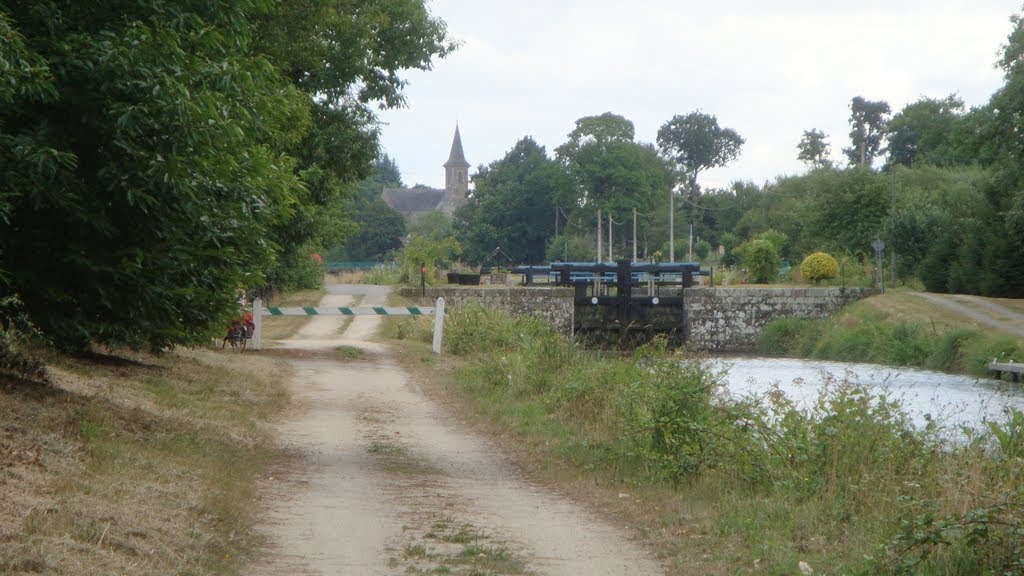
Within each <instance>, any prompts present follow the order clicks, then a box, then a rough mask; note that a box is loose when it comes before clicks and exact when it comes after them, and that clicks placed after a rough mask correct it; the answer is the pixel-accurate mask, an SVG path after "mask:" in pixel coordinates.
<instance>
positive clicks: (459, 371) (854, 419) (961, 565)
mask: <svg viewBox="0 0 1024 576" xmlns="http://www.w3.org/2000/svg"><path fill="white" fill-rule="evenodd" d="M389 333H390V334H391V335H392V336H394V335H400V336H403V337H405V338H408V339H412V340H414V341H415V344H414V345H413V346H412V347H411V348H410V349H411V350H412V352H410V353H408V354H407V362H410V363H414V364H415V370H414V371H415V372H416V373H420V374H423V373H425V372H427V371H428V370H429V371H432V373H433V374H434V376H433V377H434V379H435V380H436V381H437V383H439V384H437V386H438V387H439V389H440V392H437V393H440V394H444V395H445V396H446V400H447V401H448V402H450V403H451V404H453V405H455V406H458V410H459V411H460V415H467V414H475V415H477V416H478V418H479V425H480V426H483V427H485V428H487V429H489V430H491V432H492V433H493V436H494V437H497V438H502V439H503V440H504V442H505V444H506V447H507V448H509V449H510V451H511V452H512V453H513V454H514V455H515V457H516V458H517V459H518V461H519V462H520V465H521V467H522V469H523V470H526V471H527V473H528V474H530V475H532V476H533V477H534V478H536V479H539V480H540V481H543V482H545V483H550V484H552V485H555V486H557V487H558V488H559V489H560V490H561V491H563V492H566V493H571V494H573V495H575V496H576V497H578V498H580V499H582V500H585V501H587V502H589V503H590V504H591V505H592V507H593V508H594V509H595V510H598V511H600V512H603V513H605V514H607V515H608V517H609V518H613V519H615V520H616V521H617V522H620V523H622V524H625V525H628V526H631V527H633V528H634V529H635V530H636V532H637V535H638V536H639V537H640V538H641V539H642V540H644V541H645V542H646V543H647V544H648V545H649V546H650V547H651V548H653V549H654V550H656V552H657V553H658V555H659V557H661V558H663V559H664V561H665V562H666V563H667V564H668V566H669V570H670V571H671V573H678V574H744V573H756V574H780V575H781V574H799V573H807V572H805V571H804V569H805V568H806V569H810V570H813V573H814V574H944V575H945V574H978V573H998V574H1002V573H1019V572H1020V571H1021V570H1024V563H1022V561H1021V558H1022V556H1024V540H1022V538H1021V537H1020V526H1021V525H1022V524H1024V494H1022V492H1021V489H1020V487H1019V483H1018V481H1017V480H1016V479H1017V478H1019V474H1020V473H1021V472H1022V471H1024V458H1022V457H1024V414H1021V413H1019V412H1013V411H1011V412H1009V413H1008V414H1007V417H1006V419H1005V420H1002V421H999V422H992V423H991V424H990V426H989V427H988V428H987V429H985V430H979V431H975V432H974V433H973V435H972V436H971V438H970V440H969V441H968V442H966V443H963V444H955V445H954V444H950V443H948V442H947V441H946V440H944V439H942V438H940V437H938V436H937V435H935V434H934V433H932V432H931V431H930V430H917V429H914V428H913V427H912V426H911V425H910V423H909V419H908V417H907V416H906V415H905V414H904V413H902V411H901V410H900V408H899V407H898V406H896V405H894V404H892V403H891V402H889V401H888V400H887V399H886V397H885V395H884V391H879V390H874V389H872V388H869V387H866V386H862V385H860V384H858V383H855V382H848V381H845V380H843V379H841V378H833V377H826V378H827V380H826V382H825V384H826V386H825V392H824V393H823V394H822V396H821V397H820V398H819V400H818V402H817V404H815V405H814V406H813V407H811V408H808V409H797V408H795V406H794V404H793V403H792V402H790V401H789V400H788V399H787V398H786V397H785V396H784V395H783V394H781V393H773V394H769V395H767V396H765V397H763V398H749V399H743V400H739V401H732V400H729V399H727V398H725V397H724V396H723V395H721V394H719V387H720V378H719V377H718V375H716V374H715V373H714V372H713V371H712V370H711V369H710V368H709V367H708V365H706V364H705V363H704V362H703V361H702V359H701V358H700V357H698V356H695V355H687V354H681V353H675V354H673V353H670V352H668V351H666V350H665V349H664V347H663V346H661V345H660V344H657V343H656V344H654V345H651V346H648V347H645V348H644V349H641V350H639V351H638V352H637V353H636V354H635V355H633V356H630V357H623V356H610V355H609V356H605V355H602V354H600V353H594V352H591V351H586V350H582V349H580V348H578V347H576V346H575V345H574V344H573V343H572V342H570V341H567V340H566V339H564V338H562V337H560V336H558V335H557V334H554V333H553V332H552V331H551V330H550V329H549V328H548V327H547V326H546V325H544V324H543V323H542V322H541V321H537V320H532V319H512V318H509V317H508V316H507V315H505V314H503V313H500V312H496V311H493V310H488V309H484V308H479V307H473V306H468V307H463V308H461V309H459V310H452V311H451V313H450V314H449V316H448V318H447V319H446V326H445V353H446V354H449V355H451V356H454V357H455V360H454V361H452V360H451V359H447V360H442V361H437V360H432V361H426V360H424V359H425V358H426V356H427V354H425V353H424V352H423V350H424V348H423V347H424V346H425V342H426V341H427V339H426V335H427V334H429V331H427V330H425V329H423V328H422V327H420V325H419V324H416V323H414V322H409V321H401V322H396V323H395V324H394V325H393V328H392V329H391V330H390V332H389ZM986 571H988V572H986Z"/></svg>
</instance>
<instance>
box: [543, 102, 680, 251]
mask: <svg viewBox="0 0 1024 576" xmlns="http://www.w3.org/2000/svg"><path fill="white" fill-rule="evenodd" d="M633 137H634V129H633V123H632V122H631V121H629V120H627V119H625V118H623V117H622V116H618V115H615V114H611V113H606V114H602V115H600V116H587V117H584V118H580V119H579V120H577V121H576V127H575V128H574V129H573V131H572V132H570V133H569V135H568V139H567V141H566V142H565V143H564V144H562V145H561V146H559V147H558V148H557V149H556V150H555V152H556V157H557V158H558V161H559V163H560V164H561V165H562V166H563V167H564V168H565V171H566V172H567V174H568V176H569V178H570V180H569V181H570V182H571V185H569V186H565V187H563V191H562V193H560V194H558V195H557V202H558V204H559V206H560V207H561V208H562V209H563V210H565V212H566V213H567V215H568V217H569V220H568V222H569V223H576V222H585V223H587V225H586V227H587V230H586V231H587V232H589V229H590V227H592V226H593V225H594V223H595V218H596V212H597V210H598V209H600V210H601V211H602V218H603V220H604V225H607V222H608V220H607V218H608V216H609V215H610V216H611V217H612V218H613V220H617V221H620V222H625V221H627V220H629V221H631V220H632V213H633V210H634V209H635V210H637V211H638V212H639V213H641V214H645V215H647V214H650V213H651V212H652V211H654V210H655V209H656V207H658V206H664V203H665V201H666V200H665V199H667V198H668V193H669V189H670V188H669V185H670V174H669V172H668V169H667V167H666V165H665V162H664V161H663V160H662V159H661V158H660V157H659V155H658V152H657V150H656V149H655V148H654V147H653V146H651V145H650V144H644V143H640V142H635V141H634V140H633ZM581 232H584V230H582V229H579V230H574V231H573V233H581ZM649 233H650V227H645V228H643V229H642V230H640V231H639V232H638V236H640V237H644V236H646V235H648V234H649ZM626 237H627V234H620V235H619V236H618V238H620V240H619V241H618V242H617V245H618V246H619V250H620V251H624V250H625V248H626V245H625V239H626Z"/></svg>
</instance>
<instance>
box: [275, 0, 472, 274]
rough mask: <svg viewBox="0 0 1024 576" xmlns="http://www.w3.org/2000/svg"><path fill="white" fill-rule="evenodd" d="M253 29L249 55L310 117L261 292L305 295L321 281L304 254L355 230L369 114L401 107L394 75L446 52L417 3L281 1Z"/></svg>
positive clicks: (373, 147)
mask: <svg viewBox="0 0 1024 576" xmlns="http://www.w3.org/2000/svg"><path fill="white" fill-rule="evenodd" d="M257 24H258V32H257V34H256V38H257V40H256V48H257V49H259V50H261V51H263V52H264V53H266V54H267V55H268V57H269V58H270V59H271V60H272V61H273V62H274V63H275V64H276V65H277V66H278V67H279V68H280V69H281V70H282V71H283V73H284V74H285V76H286V77H287V78H289V79H290V80H291V81H292V83H293V84H294V86H296V87H297V88H299V89H300V90H302V91H303V93H305V94H306V95H307V98H308V104H309V106H310V107H311V109H312V114H313V122H312V125H311V127H310V130H309V132H308V133H307V135H306V136H305V138H304V139H303V140H302V141H301V142H300V143H299V145H298V146H296V147H294V148H292V149H291V150H289V152H290V153H291V155H292V156H294V157H295V158H297V160H298V174H299V176H300V178H301V179H302V182H303V184H304V185H305V186H304V187H303V189H302V191H301V193H300V194H301V196H300V198H298V201H297V202H296V208H295V209H294V210H293V211H292V212H291V217H290V218H288V219H285V220H283V221H281V222H279V223H278V224H277V225H276V227H275V230H274V233H273V235H274V237H275V238H276V239H277V241H278V242H279V243H280V254H281V256H280V258H279V259H278V261H277V263H276V265H275V266H274V267H273V268H271V270H270V271H269V274H268V282H269V283H270V284H272V285H277V286H284V287H290V286H308V285H309V284H313V283H317V282H318V281H319V278H320V277H321V276H320V274H319V270H318V269H317V268H316V266H315V265H314V262H313V261H312V260H311V259H310V258H309V254H310V253H312V252H318V251H320V250H322V249H323V248H325V247H329V246H336V245H338V244H343V243H344V242H345V240H346V238H348V237H349V236H350V235H352V234H354V233H356V231H357V229H358V227H357V226H355V225H353V223H352V221H351V219H350V218H349V216H350V215H351V214H350V212H351V211H350V210H349V206H350V203H349V201H350V198H351V196H352V194H353V193H354V191H355V190H356V188H355V186H354V185H355V184H356V183H357V182H358V181H360V180H362V179H364V178H367V177H368V176H370V175H371V171H370V167H371V165H372V163H373V162H374V160H375V159H376V158H377V157H378V156H379V149H378V140H377V138H378V128H377V125H376V118H375V116H374V113H373V108H374V107H375V106H380V107H384V108H392V107H397V106H402V105H403V104H404V102H405V100H404V96H403V92H402V89H403V88H404V87H405V81H404V80H403V79H402V78H401V76H400V73H401V72H402V71H403V70H406V69H424V70H425V69H429V68H430V67H431V65H432V62H433V59H434V58H436V57H443V56H445V55H446V54H448V53H449V52H450V51H451V50H453V49H454V48H455V44H454V43H453V42H452V41H451V40H450V39H448V37H447V31H446V27H445V24H444V22H443V21H441V20H439V19H437V18H434V17H432V16H431V15H430V13H429V11H428V10H427V8H426V5H425V2H424V0H299V1H283V0H281V1H278V2H274V3H273V7H272V8H271V9H270V10H268V11H266V12H264V13H263V17H262V18H261V19H260V20H259V21H258V22H257ZM369 206H370V205H369V204H366V205H363V207H364V208H369Z"/></svg>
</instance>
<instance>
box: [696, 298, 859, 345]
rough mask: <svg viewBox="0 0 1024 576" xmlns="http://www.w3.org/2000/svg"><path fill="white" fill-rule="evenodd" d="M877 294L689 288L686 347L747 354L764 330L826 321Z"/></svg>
mask: <svg viewBox="0 0 1024 576" xmlns="http://www.w3.org/2000/svg"><path fill="white" fill-rule="evenodd" d="M875 292H876V291H874V290H869V289H863V288H687V289H686V290H685V291H684V294H683V298H684V300H685V302H686V304H685V307H686V333H687V339H688V342H689V343H690V344H691V345H692V346H694V347H696V348H699V349H701V350H707V351H712V352H749V351H752V350H754V348H755V346H756V345H757V337H758V336H759V335H760V334H761V330H762V329H764V327H765V325H766V324H767V323H768V322H769V321H771V320H773V319H775V318H783V317H793V318H824V317H826V316H828V315H830V314H832V313H833V312H835V311H836V310H838V309H840V308H842V307H843V306H846V305H847V304H850V303H851V302H854V301H856V300H860V299H862V298H866V297H867V296H870V295H872V294H874V293H875Z"/></svg>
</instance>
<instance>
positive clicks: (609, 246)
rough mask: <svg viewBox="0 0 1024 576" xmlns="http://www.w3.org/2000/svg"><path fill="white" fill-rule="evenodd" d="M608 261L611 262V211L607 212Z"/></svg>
mask: <svg viewBox="0 0 1024 576" xmlns="http://www.w3.org/2000/svg"><path fill="white" fill-rule="evenodd" d="M608 261H609V262H613V261H614V259H613V258H612V213H611V212H609V213H608Z"/></svg>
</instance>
